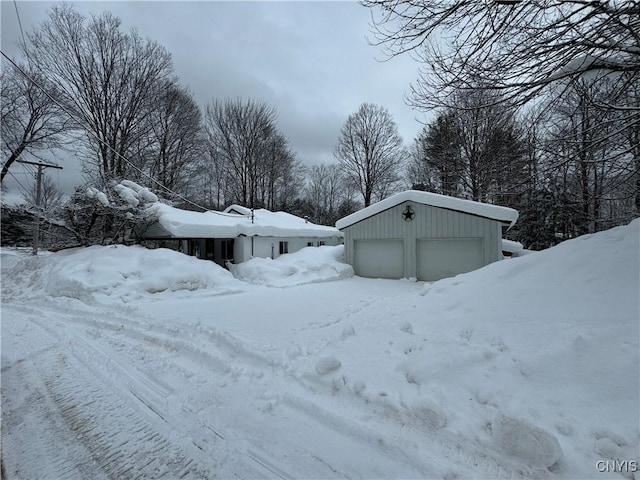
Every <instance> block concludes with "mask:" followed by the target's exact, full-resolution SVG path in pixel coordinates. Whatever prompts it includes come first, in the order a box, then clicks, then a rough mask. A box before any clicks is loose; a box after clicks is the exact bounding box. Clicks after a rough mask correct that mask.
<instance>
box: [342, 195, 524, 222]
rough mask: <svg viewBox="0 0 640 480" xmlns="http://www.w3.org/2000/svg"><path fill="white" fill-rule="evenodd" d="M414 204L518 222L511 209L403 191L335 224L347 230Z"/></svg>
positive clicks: (516, 214) (515, 213) (501, 220)
mask: <svg viewBox="0 0 640 480" xmlns="http://www.w3.org/2000/svg"><path fill="white" fill-rule="evenodd" d="M407 201H409V202H415V203H420V204H423V205H430V206H432V207H439V208H445V209H448V210H455V211H458V212H464V213H468V214H471V215H476V216H479V217H484V218H490V219H492V220H498V221H499V222H502V223H505V224H509V227H512V226H513V225H514V224H515V223H516V221H517V220H518V212H517V211H516V210H514V209H513V208H508V207H501V206H498V205H490V204H488V203H480V202H474V201H472V200H463V199H461V198H454V197H448V196H446V195H439V194H437V193H430V192H422V191H418V190H405V191H404V192H400V193H397V194H395V195H392V196H391V197H389V198H385V199H384V200H381V201H379V202H378V203H374V204H373V205H369V206H368V207H366V208H363V209H362V210H358V211H357V212H355V213H352V214H351V215H348V216H346V217H344V218H341V219H340V220H338V221H337V222H336V227H337V228H338V229H339V230H342V229H344V228H347V227H349V226H351V225H353V224H355V223H358V222H360V221H362V220H364V219H366V218H369V217H372V216H373V215H376V214H378V213H380V212H383V211H385V210H388V209H389V208H393V207H395V206H396V205H399V204H401V203H403V202H407Z"/></svg>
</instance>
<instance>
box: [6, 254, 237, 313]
mask: <svg viewBox="0 0 640 480" xmlns="http://www.w3.org/2000/svg"><path fill="white" fill-rule="evenodd" d="M12 262H14V263H16V264H15V265H14V266H13V269H12V270H11V271H9V272H8V275H9V276H11V277H12V282H11V284H9V285H7V284H6V283H5V285H4V288H5V292H6V293H7V294H9V295H14V296H31V295H33V296H41V295H48V296H52V297H69V298H76V299H79V300H82V301H84V302H90V301H92V300H93V299H95V298H97V297H101V298H102V299H103V300H104V299H106V297H113V298H117V299H120V300H122V301H125V302H126V301H131V300H133V299H135V298H140V297H142V296H148V295H150V294H157V293H162V292H177V291H194V290H206V291H207V293H213V294H223V293H230V292H234V291H239V290H241V289H242V288H243V286H242V283H241V282H238V281H237V280H236V279H234V278H233V276H232V275H231V274H230V273H229V272H228V271H226V270H225V269H223V268H222V267H220V266H219V265H217V264H215V263H213V262H208V261H202V260H198V259H196V258H194V257H189V256H187V255H184V254H182V253H179V252H175V251H173V250H169V249H164V248H159V249H155V250H150V249H147V248H144V247H139V246H134V247H127V246H123V245H113V246H109V247H101V246H93V247H86V248H73V249H69V250H63V251H60V252H57V253H48V252H47V253H45V254H44V255H40V256H38V257H27V258H25V259H23V260H21V261H20V262H16V261H15V260H12ZM7 290H8V291H7Z"/></svg>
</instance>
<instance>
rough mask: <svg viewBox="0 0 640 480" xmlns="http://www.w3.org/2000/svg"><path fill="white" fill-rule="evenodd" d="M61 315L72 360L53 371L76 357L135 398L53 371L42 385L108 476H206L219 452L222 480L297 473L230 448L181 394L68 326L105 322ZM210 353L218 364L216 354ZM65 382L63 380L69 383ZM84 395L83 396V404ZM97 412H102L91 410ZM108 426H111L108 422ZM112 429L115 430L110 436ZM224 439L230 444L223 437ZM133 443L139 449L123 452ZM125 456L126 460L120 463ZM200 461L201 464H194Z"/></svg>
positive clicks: (249, 449)
mask: <svg viewBox="0 0 640 480" xmlns="http://www.w3.org/2000/svg"><path fill="white" fill-rule="evenodd" d="M19 310H21V311H23V312H28V313H29V314H30V315H32V316H33V318H31V319H30V320H31V321H32V322H33V323H35V324H37V325H39V326H40V327H42V328H43V329H45V330H47V331H48V332H50V333H51V335H52V336H59V334H58V333H56V329H55V328H53V326H52V324H51V319H49V320H48V321H47V322H46V323H44V322H41V321H40V320H38V319H37V317H36V316H35V315H37V313H38V310H37V309H35V308H32V307H23V306H20V308H19ZM49 311H50V310H49ZM71 317H73V320H72V319H71ZM60 320H61V321H62V322H61V323H58V325H59V326H62V327H63V329H64V334H63V337H64V339H65V340H66V341H67V343H68V345H69V346H70V349H69V350H68V351H70V352H71V353H72V355H73V357H71V358H67V357H66V356H65V357H64V360H63V361H62V362H58V369H57V370H59V369H60V367H61V366H63V365H66V364H67V363H69V362H70V360H72V359H73V360H76V362H75V364H78V363H79V364H81V365H83V366H84V367H86V368H87V369H88V370H89V371H90V372H91V373H93V374H97V376H98V377H100V378H101V379H102V380H104V381H105V382H106V383H111V385H112V386H113V387H115V388H114V390H118V387H120V389H121V390H124V392H121V393H125V397H126V394H130V395H132V396H133V397H134V398H135V401H134V402H137V403H138V405H137V407H135V408H131V407H132V400H131V398H129V399H125V400H128V401H124V400H123V396H122V395H116V394H114V393H112V392H110V393H108V394H107V393H105V392H104V391H101V390H87V388H86V385H85V387H81V386H80V385H76V384H73V383H67V384H65V383H63V380H61V379H60V377H59V375H56V376H55V381H52V380H49V381H48V382H47V388H48V390H49V391H50V394H51V396H52V398H54V400H55V403H56V405H59V406H60V408H59V409H60V412H61V414H62V416H63V418H65V421H66V422H67V423H68V425H69V426H70V428H71V429H72V431H73V432H75V434H76V435H77V437H78V439H79V440H81V441H82V442H83V443H84V444H86V445H88V446H89V448H90V451H91V452H92V454H93V452H97V453H98V454H99V455H100V457H99V458H98V457H96V460H97V461H98V460H99V464H100V467H101V468H102V469H103V470H104V471H105V472H107V475H108V476H109V477H111V478H169V479H173V478H211V476H212V475H211V472H210V471H208V470H206V468H203V467H202V465H205V466H207V467H208V466H209V465H210V464H211V461H212V459H215V458H217V457H223V458H224V459H225V460H228V464H226V465H222V466H221V465H217V464H215V465H214V467H216V471H217V470H221V471H223V472H229V473H228V474H227V473H225V474H224V476H225V477H226V476H240V477H241V478H281V479H290V478H297V477H298V476H299V475H294V474H291V473H289V472H287V471H286V470H285V469H284V468H283V467H282V466H279V465H277V464H276V463H274V462H272V461H271V460H269V455H268V454H266V453H265V452H263V451H262V450H261V449H259V448H255V447H254V446H252V445H248V446H247V445H244V444H242V445H240V446H236V445H235V442H234V441H233V439H232V435H227V434H226V433H221V431H220V429H219V428H217V427H212V426H211V425H208V424H207V423H203V422H202V421H200V420H198V419H196V418H195V414H196V413H197V409H196V410H192V409H191V408H190V406H189V405H184V404H182V402H181V401H180V399H179V398H177V397H174V393H175V392H174V390H173V389H172V388H171V387H169V386H168V385H166V384H164V383H162V382H160V381H158V380H157V379H155V378H153V377H152V376H149V375H148V374H146V373H143V372H142V371H140V370H139V369H137V368H136V367H134V366H130V365H128V364H126V362H123V361H121V360H119V359H118V355H117V354H115V353H114V352H112V351H110V349H109V348H108V347H106V346H99V345H98V344H97V342H96V341H95V340H94V339H90V338H89V337H88V336H87V335H86V334H84V333H83V332H81V331H80V330H78V329H76V328H73V325H79V326H97V325H101V326H102V327H104V326H105V325H104V323H105V322H102V321H92V320H87V318H86V316H83V315H78V314H77V313H72V311H69V310H68V309H64V310H63V313H62V314H61V316H60ZM118 320H121V319H118ZM113 331H114V332H117V333H118V334H123V333H126V335H125V336H128V337H131V338H133V339H134V340H140V335H144V336H145V338H147V337H149V335H148V334H147V333H145V332H142V331H141V330H139V331H137V332H135V333H136V334H135V335H131V328H129V327H127V328H125V329H122V328H115V329H113ZM153 339H155V340H157V341H156V342H152V343H154V344H156V345H159V346H161V345H163V344H164V343H165V342H166V341H167V338H165V337H158V336H154V337H153ZM179 343H180V342H179ZM185 346H187V347H188V345H187V344H185V345H181V348H182V347H185ZM192 353H193V354H197V355H205V356H206V357H207V358H209V357H211V356H210V355H207V354H206V352H203V351H201V350H199V349H192ZM212 358H214V361H215V362H217V360H215V357H212ZM228 370H229V369H223V373H229V372H228ZM69 380H70V379H69V378H66V381H67V382H68V381H69ZM76 380H77V378H76ZM87 391H88V392H89V395H88V397H85V395H84V393H86V392H87ZM100 392H102V393H100ZM87 399H89V400H88V401H85V400H87ZM170 403H171V404H172V405H171V406H170ZM95 409H99V411H100V412H102V413H101V414H100V415H96V414H95V412H94V410H95ZM141 409H142V410H143V413H144V412H145V411H146V418H145V415H141V414H140V413H141V412H140V410H141ZM123 412H125V413H123ZM149 412H152V415H150V414H149ZM105 416H106V417H105ZM159 422H160V423H159ZM109 425H112V426H113V427H108V426H109ZM101 426H102V427H101ZM113 429H115V430H116V431H119V433H112V432H114V430H113ZM168 437H171V438H178V439H181V440H182V441H181V446H180V447H176V446H173V445H172V444H171V442H169V441H168V440H167V438H168ZM226 439H227V440H231V441H230V442H229V441H225V440H226ZM185 443H187V444H190V445H191V446H192V447H193V448H191V449H190V452H185V448H183V447H184V445H185ZM242 443H246V442H242ZM131 448H133V449H134V450H135V451H136V452H138V454H137V455H134V454H132V453H131V454H130V453H127V452H128V451H129V449H131ZM147 450H148V451H150V452H151V453H152V454H153V455H152V457H153V456H155V455H157V456H159V457H162V458H169V459H171V460H170V461H169V462H168V463H167V462H165V463H160V464H159V463H158V461H157V460H154V459H153V458H152V459H149V460H148V457H149V456H148V455H146V452H147ZM187 453H188V454H189V455H188V456H186V454H187ZM129 457H131V460H129V461H125V460H126V459H127V458H129ZM230 457H231V458H230ZM198 458H199V459H200V460H201V461H200V462H197V459H198ZM194 459H196V460H194ZM214 463H215V460H214ZM196 466H197V467H196ZM194 468H195V470H194Z"/></svg>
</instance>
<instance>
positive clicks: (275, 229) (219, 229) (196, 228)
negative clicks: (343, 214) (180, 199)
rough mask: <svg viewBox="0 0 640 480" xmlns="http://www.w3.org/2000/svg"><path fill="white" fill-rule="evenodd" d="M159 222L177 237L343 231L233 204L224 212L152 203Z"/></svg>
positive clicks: (328, 234) (330, 234)
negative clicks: (194, 210) (183, 208)
mask: <svg viewBox="0 0 640 480" xmlns="http://www.w3.org/2000/svg"><path fill="white" fill-rule="evenodd" d="M151 208H152V209H154V212H155V214H156V215H157V216H158V223H159V224H160V226H162V227H163V228H164V229H165V230H166V231H167V232H169V233H170V234H171V235H172V236H173V237H175V238H234V237H237V236H239V235H246V236H264V237H335V236H340V237H341V236H342V232H340V231H339V230H338V229H336V228H334V227H327V226H324V225H316V224H315V223H311V222H307V221H306V220H305V219H304V218H300V217H296V216H295V215H291V214H290V213H285V212H271V211H269V210H265V209H263V208H261V209H256V210H254V212H253V222H252V220H251V209H248V208H246V207H241V206H239V205H232V206H230V207H229V208H227V209H226V210H225V211H224V212H216V211H208V212H191V211H188V210H181V209H179V208H175V207H171V206H169V205H165V204H163V203H155V204H154V205H153V206H152V207H151Z"/></svg>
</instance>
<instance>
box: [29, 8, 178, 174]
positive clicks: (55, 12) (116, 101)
mask: <svg viewBox="0 0 640 480" xmlns="http://www.w3.org/2000/svg"><path fill="white" fill-rule="evenodd" d="M27 42H28V43H27V46H26V50H27V52H26V53H27V55H28V56H29V58H30V59H31V60H32V62H33V64H34V65H36V66H37V67H38V69H39V71H40V74H41V75H42V76H43V77H45V78H46V79H47V80H48V81H49V82H50V83H52V84H54V85H56V86H57V87H58V96H57V97H58V100H59V101H60V102H61V103H62V104H63V105H64V107H65V108H66V109H67V110H68V111H69V112H71V113H72V114H73V116H74V118H76V119H77V120H78V122H79V123H80V126H81V127H82V128H84V129H85V131H87V133H88V135H87V139H88V145H89V148H90V151H91V152H92V155H91V156H92V157H93V158H95V156H96V155H97V157H98V162H97V171H98V173H99V175H100V176H102V177H105V178H107V179H109V178H114V177H115V178H122V177H124V176H125V175H126V174H127V173H128V170H129V168H130V166H129V165H128V164H127V162H126V161H125V160H124V158H126V157H127V156H128V155H130V154H132V153H133V148H134V145H135V142H136V141H137V139H138V137H139V136H141V135H144V134H146V131H145V129H146V128H147V125H148V122H146V120H147V117H148V116H149V115H150V114H151V112H152V110H151V109H150V108H147V106H148V103H149V102H150V101H152V99H153V98H154V93H155V88H156V86H157V84H158V82H159V81H161V80H163V79H165V78H168V77H169V75H171V72H172V62H171V56H170V54H169V53H168V52H167V50H166V49H165V48H164V47H162V46H160V45H159V44H158V43H156V42H153V41H150V40H144V39H142V38H141V37H140V36H139V35H138V34H137V33H136V32H135V30H132V31H130V32H129V33H123V32H122V30H121V22H120V19H118V18H117V17H115V16H113V15H112V14H110V13H108V12H105V13H103V14H102V15H100V16H92V17H91V18H89V19H87V18H85V17H84V16H82V15H81V14H80V13H78V12H77V11H76V10H74V9H73V7H71V6H70V5H68V4H62V5H56V6H54V7H52V9H51V11H50V13H49V19H48V20H47V21H46V22H44V23H43V24H42V25H41V26H40V27H39V28H38V29H36V30H35V31H33V32H32V33H31V34H28V35H27ZM123 157H124V158H123Z"/></svg>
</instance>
